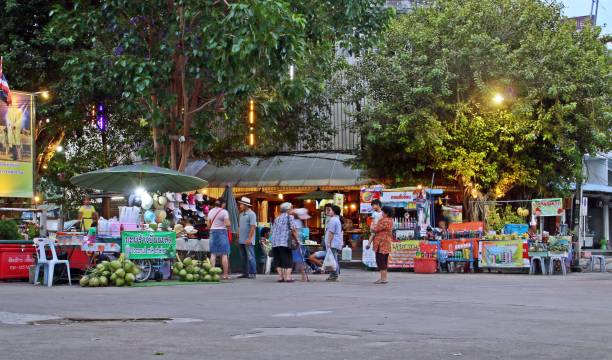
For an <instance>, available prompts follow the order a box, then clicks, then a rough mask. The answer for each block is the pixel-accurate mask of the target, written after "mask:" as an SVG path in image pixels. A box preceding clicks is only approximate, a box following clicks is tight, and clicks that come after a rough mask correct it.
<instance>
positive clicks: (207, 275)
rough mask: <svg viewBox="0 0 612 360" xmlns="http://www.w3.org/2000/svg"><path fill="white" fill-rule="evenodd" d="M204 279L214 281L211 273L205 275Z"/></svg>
mask: <svg viewBox="0 0 612 360" xmlns="http://www.w3.org/2000/svg"><path fill="white" fill-rule="evenodd" d="M204 281H206V282H211V281H212V276H210V275H209V274H206V275H204Z"/></svg>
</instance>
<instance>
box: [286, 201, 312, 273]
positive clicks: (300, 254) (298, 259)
mask: <svg viewBox="0 0 612 360" xmlns="http://www.w3.org/2000/svg"><path fill="white" fill-rule="evenodd" d="M290 214H291V215H293V216H294V217H295V219H294V220H293V223H294V224H295V227H296V229H297V232H298V235H299V236H302V229H303V228H304V227H305V225H304V221H306V220H308V219H310V215H308V209H304V208H301V209H294V210H291V212H290ZM300 243H301V239H300ZM292 255H293V264H294V265H295V271H299V272H300V274H301V276H302V282H306V281H308V275H306V261H305V260H304V249H302V246H299V247H298V248H297V249H295V250H292Z"/></svg>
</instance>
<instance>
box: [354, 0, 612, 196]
mask: <svg viewBox="0 0 612 360" xmlns="http://www.w3.org/2000/svg"><path fill="white" fill-rule="evenodd" d="M599 34H600V29H599V28H597V27H595V28H591V27H585V29H584V30H582V31H576V25H575V24H574V23H572V22H569V21H566V19H564V18H563V16H562V14H561V7H560V5H558V4H555V3H552V4H551V3H550V2H544V1H539V0H438V1H432V2H431V4H430V5H429V6H427V7H419V8H418V9H416V10H415V11H413V12H411V13H409V14H406V15H403V16H401V17H399V18H397V19H396V20H395V21H394V22H393V23H392V24H391V26H390V29H389V30H388V31H387V32H386V34H385V35H384V40H383V44H382V45H381V46H380V48H378V49H377V50H376V51H371V52H369V53H368V54H367V55H366V56H365V57H363V59H362V61H361V62H360V63H359V64H358V65H357V66H356V67H353V68H351V69H349V76H348V79H349V80H348V81H347V82H346V84H347V88H348V90H349V91H350V93H351V94H352V96H354V100H355V101H361V100H362V99H364V98H365V99H366V101H365V104H366V105H365V106H363V107H362V109H361V111H359V112H358V113H357V114H356V115H357V119H358V125H359V126H360V127H361V129H362V131H363V133H364V134H365V138H364V141H363V143H364V149H363V151H362V152H361V154H360V157H359V159H360V161H361V164H362V165H363V166H365V167H366V168H368V169H370V170H371V173H372V175H373V176H376V177H381V178H385V179H391V180H393V181H394V182H398V183H406V182H409V181H414V180H416V179H423V178H428V179H431V174H432V173H436V174H438V175H437V178H440V175H442V176H445V177H447V178H448V180H451V181H453V182H454V183H455V184H458V185H459V186H460V187H461V188H462V189H463V190H464V191H465V194H466V195H467V196H466V198H468V197H471V196H475V197H481V198H482V197H484V198H489V199H496V198H501V197H503V196H505V195H507V194H508V193H509V192H512V191H517V190H520V191H521V192H522V195H523V196H524V195H531V194H533V193H537V194H540V195H545V194H547V193H550V192H557V191H558V190H559V189H560V188H562V187H566V186H567V185H568V184H569V183H571V182H572V181H575V180H576V179H577V177H579V176H580V170H581V161H582V157H583V155H584V154H592V153H595V152H598V151H606V150H609V149H610V147H611V146H610V145H611V143H610V140H611V134H612V133H611V124H612V122H611V121H612V110H611V97H610V96H611V95H610V94H611V89H612V88H611V85H612V78H611V77H610V74H611V73H612V67H611V61H610V56H609V54H608V53H607V51H606V48H605V46H604V45H603V44H602V42H601V41H600V40H599V39H598V36H599Z"/></svg>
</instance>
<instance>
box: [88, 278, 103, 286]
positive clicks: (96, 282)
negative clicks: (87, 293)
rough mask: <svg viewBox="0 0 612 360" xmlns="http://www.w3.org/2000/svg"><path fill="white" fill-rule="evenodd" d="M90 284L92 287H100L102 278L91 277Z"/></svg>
mask: <svg viewBox="0 0 612 360" xmlns="http://www.w3.org/2000/svg"><path fill="white" fill-rule="evenodd" d="M89 286H91V287H98V286H100V279H98V278H97V277H94V278H91V279H90V280H89Z"/></svg>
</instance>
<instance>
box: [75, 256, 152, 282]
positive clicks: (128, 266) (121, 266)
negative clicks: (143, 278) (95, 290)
mask: <svg viewBox="0 0 612 360" xmlns="http://www.w3.org/2000/svg"><path fill="white" fill-rule="evenodd" d="M138 274H140V268H139V267H138V265H136V264H134V263H133V262H131V261H130V260H125V259H124V257H123V254H122V255H121V256H120V257H119V259H118V260H113V261H102V262H101V263H99V264H98V265H96V266H94V267H91V268H89V269H88V270H87V271H86V272H85V276H83V277H82V278H81V280H80V281H79V284H80V285H81V286H88V287H100V286H109V285H110V286H132V284H134V281H135V280H136V275H138Z"/></svg>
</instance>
